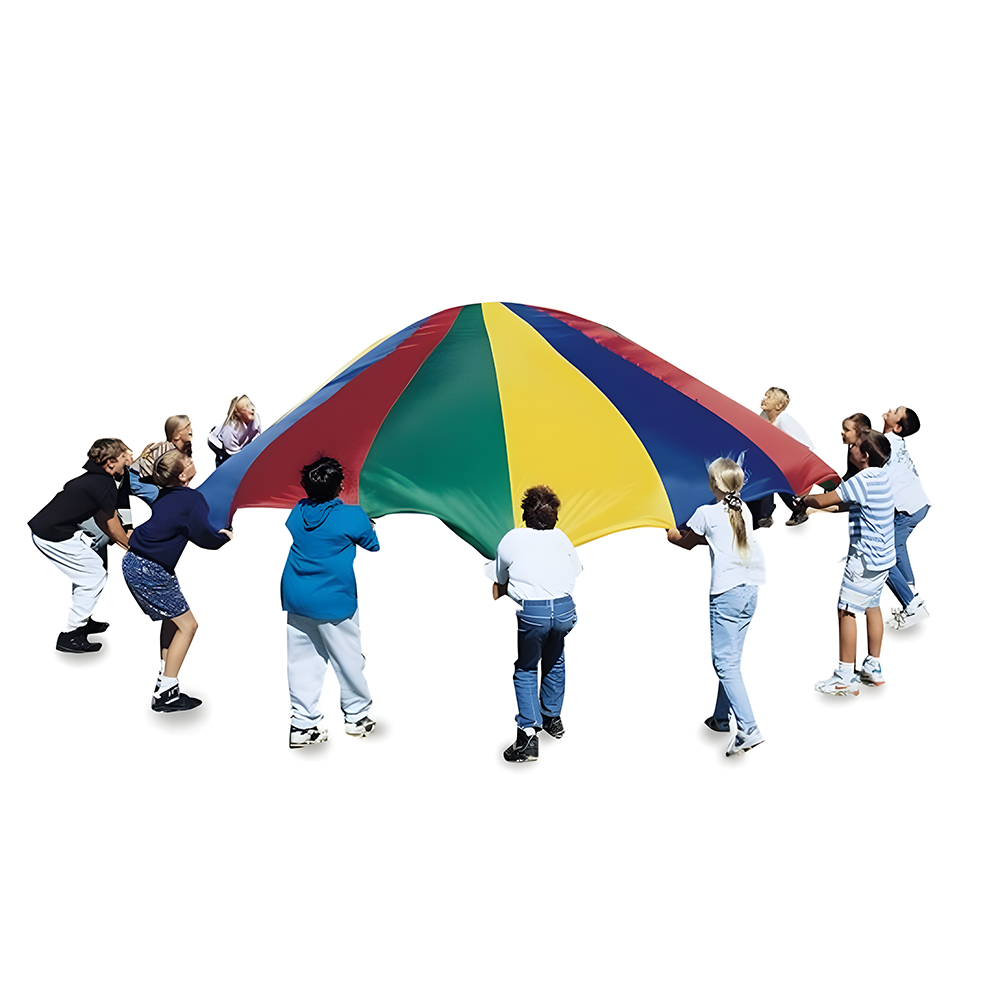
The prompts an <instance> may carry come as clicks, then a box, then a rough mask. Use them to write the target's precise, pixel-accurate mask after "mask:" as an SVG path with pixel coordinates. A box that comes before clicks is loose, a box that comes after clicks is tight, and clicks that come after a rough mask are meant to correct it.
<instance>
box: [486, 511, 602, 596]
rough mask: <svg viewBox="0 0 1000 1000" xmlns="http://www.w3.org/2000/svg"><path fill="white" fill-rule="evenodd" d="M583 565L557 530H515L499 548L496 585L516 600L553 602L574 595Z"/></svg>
mask: <svg viewBox="0 0 1000 1000" xmlns="http://www.w3.org/2000/svg"><path fill="white" fill-rule="evenodd" d="M582 570H583V564H582V563H581V562H580V557H579V556H578V555H577V552H576V549H575V548H574V547H573V543H572V542H571V541H570V540H569V538H567V537H566V535H565V534H564V533H563V532H562V531H560V530H559V529H558V528H549V529H548V530H544V531H541V530H539V529H537V528H513V529H512V530H511V531H508V532H507V534H506V535H504V536H503V538H501V539H500V544H499V545H498V546H497V558H496V579H497V583H501V584H503V583H506V584H507V593H508V594H509V595H510V596H511V597H513V598H514V600H515V601H553V600H555V599H556V598H557V597H567V596H569V595H570V594H572V593H573V586H574V584H575V583H576V578H577V576H579V575H580V573H581V571H582Z"/></svg>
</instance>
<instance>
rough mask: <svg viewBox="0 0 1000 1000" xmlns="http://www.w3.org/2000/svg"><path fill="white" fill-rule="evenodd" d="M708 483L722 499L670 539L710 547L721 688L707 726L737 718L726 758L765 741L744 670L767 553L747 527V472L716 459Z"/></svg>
mask: <svg viewBox="0 0 1000 1000" xmlns="http://www.w3.org/2000/svg"><path fill="white" fill-rule="evenodd" d="M708 485H709V488H710V489H711V490H712V493H713V495H714V496H715V499H716V500H717V501H718V503H714V504H706V505H704V506H702V507H699V508H698V509H697V510H696V511H695V512H694V514H692V515H691V517H690V518H689V519H688V522H687V525H686V526H685V528H684V529H678V528H671V529H670V530H669V531H668V532H667V538H668V539H669V540H670V541H671V542H673V543H674V544H675V545H680V546H681V547H682V548H687V549H690V548H693V547H694V546H695V545H708V546H709V552H710V554H711V557H712V580H711V583H710V585H709V597H708V615H709V624H710V627H711V636H712V666H713V667H714V668H715V672H716V674H717V675H718V678H719V691H718V695H717V696H716V701H715V711H714V712H713V713H712V715H711V716H710V717H709V718H707V719H706V720H705V725H706V726H708V728H709V729H711V730H713V731H714V732H717V733H728V732H729V716H730V713H732V714H733V715H734V716H735V717H736V732H735V733H734V734H733V736H732V737H731V738H730V740H729V746H728V747H726V756H727V757H734V756H736V755H738V754H741V753H746V751H747V750H751V749H752V748H753V747H755V746H759V745H760V744H761V743H763V742H764V737H763V736H761V734H760V729H759V728H758V726H757V722H756V720H755V719H754V717H753V710H752V709H751V708H750V699H749V697H748V696H747V689H746V686H745V685H744V683H743V675H742V673H741V672H740V661H741V659H742V657H743V642H744V640H745V639H746V634H747V627H748V626H749V624H750V621H751V619H752V618H753V613H754V611H755V610H756V609H757V588H758V586H760V584H762V583H764V553H763V552H762V551H761V550H760V547H759V546H758V545H757V540H756V538H755V536H754V534H753V531H752V530H748V527H749V518H748V517H747V514H746V512H745V510H744V504H743V500H742V499H741V497H740V490H742V489H743V470H742V469H741V468H740V467H739V466H738V465H737V464H736V463H735V462H734V461H733V460H732V459H730V458H717V459H716V460H715V461H714V462H713V463H712V464H711V465H710V466H709V467H708Z"/></svg>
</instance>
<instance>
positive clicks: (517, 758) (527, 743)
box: [503, 727, 538, 764]
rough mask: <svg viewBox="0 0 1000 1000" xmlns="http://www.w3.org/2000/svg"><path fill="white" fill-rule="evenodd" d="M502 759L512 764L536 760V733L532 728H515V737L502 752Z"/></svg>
mask: <svg viewBox="0 0 1000 1000" xmlns="http://www.w3.org/2000/svg"><path fill="white" fill-rule="evenodd" d="M503 759H504V760H509V761H511V762H512V763H514V764H523V763H525V761H529V760H538V733H537V732H536V731H535V730H534V729H532V730H531V731H530V732H529V731H528V730H527V729H521V728H520V727H519V728H518V730H517V738H516V739H515V740H514V742H513V743H511V745H510V746H509V747H507V749H506V750H504V752H503Z"/></svg>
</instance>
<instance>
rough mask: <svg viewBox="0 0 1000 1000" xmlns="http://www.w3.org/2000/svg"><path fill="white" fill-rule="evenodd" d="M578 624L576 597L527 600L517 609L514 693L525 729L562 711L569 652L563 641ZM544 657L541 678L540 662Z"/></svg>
mask: <svg viewBox="0 0 1000 1000" xmlns="http://www.w3.org/2000/svg"><path fill="white" fill-rule="evenodd" d="M575 624H576V605H575V604H574V603H573V598H572V597H569V596H566V597H557V598H556V599H555V600H552V601H524V602H523V603H522V604H521V609H520V610H519V611H518V612H517V660H515V661H514V694H515V695H516V697H517V715H516V716H515V717H514V718H515V721H516V722H517V724H518V726H520V728H521V729H527V728H528V727H529V726H533V727H534V728H535V729H541V728H542V716H543V715H547V716H549V717H550V718H551V717H553V716H556V715H559V714H560V713H561V712H562V704H563V696H564V695H565V693H566V654H565V652H564V650H563V644H564V643H565V641H566V636H567V635H569V633H570V631H572V628H573V626H574V625H575ZM539 661H541V667H542V670H541V681H539V676H538V664H539Z"/></svg>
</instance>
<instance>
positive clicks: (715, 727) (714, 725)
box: [705, 716, 729, 733]
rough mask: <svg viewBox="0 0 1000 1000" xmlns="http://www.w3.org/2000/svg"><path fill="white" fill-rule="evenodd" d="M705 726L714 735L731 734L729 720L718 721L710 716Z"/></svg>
mask: <svg viewBox="0 0 1000 1000" xmlns="http://www.w3.org/2000/svg"><path fill="white" fill-rule="evenodd" d="M705 725H706V726H708V728H709V729H711V730H712V732H713V733H728V732H729V718H728V716H727V717H726V718H725V719H716V718H715V717H714V716H710V717H709V718H707V719H706V720H705Z"/></svg>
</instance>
